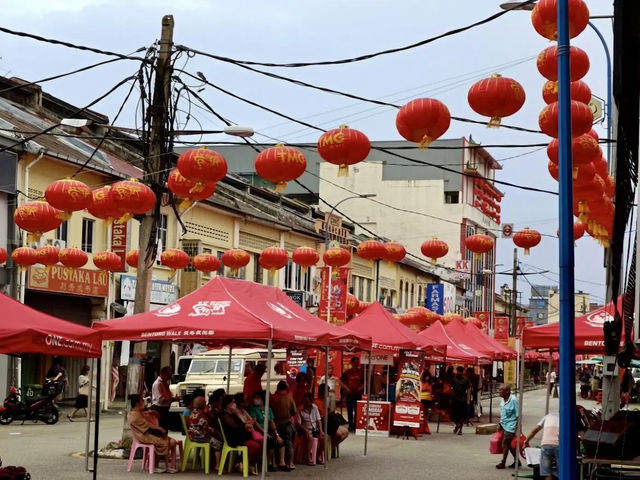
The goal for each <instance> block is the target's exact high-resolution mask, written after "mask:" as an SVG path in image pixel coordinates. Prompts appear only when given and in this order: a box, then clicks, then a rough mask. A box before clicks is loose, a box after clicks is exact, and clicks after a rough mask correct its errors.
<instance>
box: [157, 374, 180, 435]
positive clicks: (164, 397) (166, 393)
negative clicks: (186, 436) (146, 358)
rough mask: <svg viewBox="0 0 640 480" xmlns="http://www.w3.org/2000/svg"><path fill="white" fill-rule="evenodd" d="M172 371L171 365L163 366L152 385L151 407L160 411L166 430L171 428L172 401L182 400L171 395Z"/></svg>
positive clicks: (159, 416)
mask: <svg viewBox="0 0 640 480" xmlns="http://www.w3.org/2000/svg"><path fill="white" fill-rule="evenodd" d="M172 373H173V371H172V370H171V367H168V366H167V367H162V370H160V375H159V376H158V378H156V381H155V382H153V386H152V387H151V408H152V409H153V410H155V411H156V412H158V420H159V423H160V426H161V427H162V428H164V429H165V430H169V424H170V422H169V407H171V402H173V401H177V400H180V397H177V396H176V397H174V396H173V395H171V390H169V383H170V382H171V374H172Z"/></svg>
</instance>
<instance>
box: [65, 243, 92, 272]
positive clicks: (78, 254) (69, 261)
mask: <svg viewBox="0 0 640 480" xmlns="http://www.w3.org/2000/svg"><path fill="white" fill-rule="evenodd" d="M58 259H59V260H60V263H61V264H63V265H64V266H65V267H69V268H81V267H84V266H85V265H86V264H87V262H88V261H89V256H88V255H87V254H86V253H85V252H83V251H82V250H80V249H79V248H73V247H70V248H62V249H60V252H59V253H58Z"/></svg>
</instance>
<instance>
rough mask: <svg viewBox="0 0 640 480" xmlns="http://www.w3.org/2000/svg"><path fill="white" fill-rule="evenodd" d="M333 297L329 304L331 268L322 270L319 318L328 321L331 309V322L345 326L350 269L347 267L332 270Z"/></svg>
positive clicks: (322, 268)
mask: <svg viewBox="0 0 640 480" xmlns="http://www.w3.org/2000/svg"><path fill="white" fill-rule="evenodd" d="M331 277H332V278H331V295H330V298H331V300H330V304H329V301H328V299H329V267H321V268H320V279H321V283H320V289H321V290H320V305H319V306H318V307H319V308H318V310H319V311H318V316H319V317H320V318H323V319H325V320H326V319H327V307H329V309H330V311H329V315H330V317H331V318H330V319H329V321H330V322H331V323H333V324H335V325H344V323H345V322H346V321H347V290H348V286H347V285H348V281H349V269H348V268H345V267H340V268H332V269H331Z"/></svg>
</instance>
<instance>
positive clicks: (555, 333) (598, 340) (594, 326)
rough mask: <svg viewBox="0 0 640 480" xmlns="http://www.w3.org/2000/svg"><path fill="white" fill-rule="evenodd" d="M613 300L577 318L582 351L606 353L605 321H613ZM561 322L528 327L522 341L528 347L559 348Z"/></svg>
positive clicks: (578, 345)
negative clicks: (603, 327)
mask: <svg viewBox="0 0 640 480" xmlns="http://www.w3.org/2000/svg"><path fill="white" fill-rule="evenodd" d="M618 308H622V296H620V297H619V298H618ZM613 314H614V308H613V302H610V303H608V304H607V305H605V306H603V307H600V308H598V309H597V310H594V311H593V312H589V313H587V314H586V315H583V316H581V317H577V318H576V319H575V349H576V354H580V353H604V333H603V330H602V326H603V325H604V322H607V321H612V320H613ZM559 338H560V324H559V323H552V324H549V325H540V326H536V327H528V328H525V329H524V330H523V333H522V341H523V345H524V347H525V348H527V349H548V350H557V349H558V339H559Z"/></svg>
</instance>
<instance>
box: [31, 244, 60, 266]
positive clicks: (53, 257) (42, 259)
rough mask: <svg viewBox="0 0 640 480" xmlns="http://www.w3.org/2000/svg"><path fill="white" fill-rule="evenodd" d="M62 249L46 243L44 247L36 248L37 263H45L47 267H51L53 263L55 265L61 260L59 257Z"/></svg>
mask: <svg viewBox="0 0 640 480" xmlns="http://www.w3.org/2000/svg"><path fill="white" fill-rule="evenodd" d="M59 254H60V249H59V248H58V247H54V246H52V245H45V246H44V247H38V248H36V258H37V261H36V263H39V264H40V265H44V266H45V267H50V266H51V265H55V264H56V263H58V261H59V260H60V258H59Z"/></svg>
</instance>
